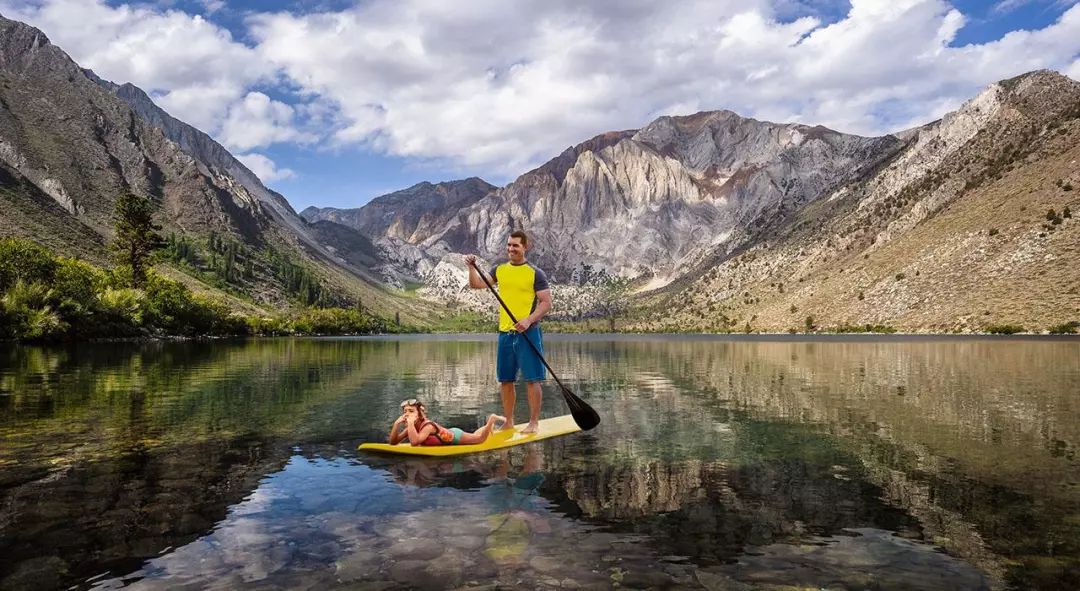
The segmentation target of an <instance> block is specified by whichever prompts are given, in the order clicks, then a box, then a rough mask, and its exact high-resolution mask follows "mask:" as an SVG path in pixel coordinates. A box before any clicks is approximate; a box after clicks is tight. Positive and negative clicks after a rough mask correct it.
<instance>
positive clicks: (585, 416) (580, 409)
mask: <svg viewBox="0 0 1080 591" xmlns="http://www.w3.org/2000/svg"><path fill="white" fill-rule="evenodd" d="M472 266H473V268H474V269H476V272H477V273H478V274H479V275H480V278H481V279H483V280H484V285H487V288H488V290H489V291H491V295H493V296H495V299H497V300H499V303H500V304H502V307H503V310H506V315H507V316H509V317H510V321H511V322H513V323H514V324H517V318H514V313H513V312H511V311H510V308H509V307H507V305H506V302H504V301H503V299H502V298H501V297H500V296H499V292H497V291H495V287H494V286H492V285H491V282H490V281H488V279H487V276H486V275H484V272H483V271H481V270H480V267H477V266H476V261H473V262H472ZM521 336H522V337H523V338H524V339H525V342H526V343H529V346H530V347H532V350H533V353H536V356H537V357H539V358H540V362H541V363H543V364H544V367H546V368H547V370H548V372H550V373H551V377H553V378H555V382H556V383H557V384H559V390H560V391H561V392H562V395H563V398H565V399H566V406H568V407H570V415H571V416H573V417H574V422H575V423H577V425H578V427H581V428H582V429H583V430H585V431H588V430H589V429H592V428H593V427H595V426H597V425H599V424H600V415H598V414H596V411H595V410H594V409H593V407H591V406H589V405H588V404H586V403H585V401H584V400H582V399H580V398H578V397H577V395H576V394H574V393H573V392H571V391H570V388H567V387H566V386H565V385H564V384H563V383H562V380H560V379H559V376H557V375H555V372H554V371H553V370H552V369H551V366H550V365H548V362H547V359H544V356H543V355H542V354H541V353H540V349H537V348H536V345H534V344H533V342H532V341H530V340H529V337H527V336H525V333H521Z"/></svg>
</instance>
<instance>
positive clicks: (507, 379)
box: [465, 230, 551, 433]
mask: <svg viewBox="0 0 1080 591" xmlns="http://www.w3.org/2000/svg"><path fill="white" fill-rule="evenodd" d="M528 250H529V237H528V236H526V235H525V232H523V231H521V230H516V231H514V232H511V233H510V236H509V237H508V238H507V239H506V255H507V258H508V259H509V260H508V261H507V262H505V263H502V264H499V265H495V266H494V267H492V268H491V271H489V272H488V275H490V277H491V282H492V283H494V284H496V285H498V287H499V295H500V296H501V297H502V299H503V301H504V302H506V305H507V307H509V308H510V311H511V312H513V314H514V318H517V319H518V321H517V324H515V323H514V322H513V320H511V319H510V316H509V315H508V314H507V313H506V310H503V309H502V307H501V306H500V308H499V350H498V359H497V363H496V370H495V373H496V376H497V378H498V380H499V388H500V393H501V394H502V404H503V415H505V416H506V418H507V421H506V423H505V425H504V426H503V429H512V428H513V427H514V402H515V401H516V398H517V395H516V393H515V392H514V383H515V382H516V381H517V379H518V375H519V374H520V375H521V378H522V379H524V380H525V391H526V394H527V396H528V399H529V425H528V426H527V427H525V428H524V429H522V431H521V432H522V433H536V431H537V429H538V428H539V421H540V401H541V397H542V396H543V394H542V392H541V390H540V382H542V381H544V379H545V378H546V377H547V374H546V372H545V370H544V364H543V362H542V361H541V360H540V356H539V355H537V353H538V352H539V353H540V354H541V355H542V354H543V352H544V344H543V341H542V338H543V335H541V333H540V319H541V318H543V317H544V315H545V314H547V313H548V310H550V309H551V289H550V287H549V286H548V280H547V275H545V274H544V272H543V271H541V270H540V269H539V268H538V267H536V266H535V265H533V264H532V263H529V262H528V261H526V260H525V253H526V251H528ZM475 263H476V255H471V254H470V255H465V266H466V267H468V269H469V287H471V288H473V289H483V288H485V287H487V284H485V283H484V279H483V278H482V277H480V274H479V273H478V272H477V269H476V265H475ZM523 339H529V340H530V341H531V342H532V344H533V345H535V347H536V350H535V351H534V350H533V347H530V346H529V343H526V342H525V341H524V340H523Z"/></svg>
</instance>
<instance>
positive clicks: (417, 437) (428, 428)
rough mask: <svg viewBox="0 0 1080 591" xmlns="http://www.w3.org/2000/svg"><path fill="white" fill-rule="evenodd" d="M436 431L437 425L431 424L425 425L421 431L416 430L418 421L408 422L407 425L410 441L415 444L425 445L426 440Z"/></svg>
mask: <svg viewBox="0 0 1080 591" xmlns="http://www.w3.org/2000/svg"><path fill="white" fill-rule="evenodd" d="M434 432H435V427H434V426H432V425H430V424H427V425H424V428H423V429H420V430H419V431H417V430H416V423H408V424H407V426H406V427H405V433H406V434H407V435H408V436H409V443H411V444H413V445H423V443H424V440H425V439H427V438H428V436H429V435H431V434H432V433H434Z"/></svg>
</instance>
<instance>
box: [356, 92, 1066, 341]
mask: <svg viewBox="0 0 1080 591" xmlns="http://www.w3.org/2000/svg"><path fill="white" fill-rule="evenodd" d="M1078 115H1080V84H1078V83H1077V82H1076V81H1074V80H1071V79H1069V78H1067V77H1065V76H1062V75H1061V74H1058V73H1055V72H1050V71H1037V72H1032V73H1029V74H1026V75H1023V76H1019V77H1017V78H1013V79H1010V80H1005V81H1002V82H999V83H996V84H992V85H990V86H989V87H988V88H987V89H986V90H985V91H984V92H982V93H980V94H979V95H978V96H977V97H975V98H973V99H972V100H970V101H968V102H967V103H965V104H964V105H963V106H962V107H961V108H959V109H958V110H957V111H955V112H952V113H949V114H948V115H946V116H945V117H943V118H942V119H941V120H938V121H934V122H931V123H928V124H926V125H923V126H920V127H916V128H914V129H909V130H906V131H904V132H898V133H896V134H893V135H886V136H882V137H876V138H867V137H859V136H853V135H848V134H843V133H839V132H836V131H832V130H829V129H827V128H824V127H821V126H808V125H800V124H777V123H769V122H763V121H757V120H754V119H748V118H744V117H741V116H739V115H737V114H735V113H732V112H730V111H712V112H703V113H697V114H695V115H690V116H685V117H661V118H659V119H657V120H655V121H653V122H651V123H650V124H648V125H646V126H645V127H643V128H642V129H639V130H628V131H619V132H610V133H605V134H601V135H599V136H596V137H594V138H592V139H590V140H588V141H586V142H583V143H581V144H578V145H576V146H573V147H571V148H568V149H567V150H565V151H564V152H563V153H561V154H559V155H558V156H556V157H555V158H553V159H552V160H550V161H549V162H547V163H545V164H544V165H542V166H540V167H539V168H537V169H535V170H532V171H530V172H527V173H525V174H523V175H522V176H521V177H519V178H518V179H516V180H515V181H514V182H512V183H510V184H509V185H507V186H506V187H503V188H500V189H496V190H493V191H490V192H488V193H487V194H486V195H484V196H482V197H480V198H479V199H477V200H476V201H475V202H473V203H471V204H470V203H468V201H466V200H463V201H462V202H460V203H455V204H451V203H446V204H440V203H434V202H431V203H429V206H428V207H425V208H424V215H425V216H427V217H426V219H429V220H435V221H437V222H441V221H442V220H447V221H446V223H445V224H444V225H442V226H441V227H440V226H439V224H438V223H426V224H412V223H410V224H405V223H401V222H398V221H397V220H398V217H397V216H413V217H414V218H415V215H416V214H413V213H406V211H407V208H408V207H410V205H409V203H410V202H409V201H408V200H405V199H400V200H398V201H395V202H393V204H392V206H391V205H378V206H376V205H375V204H374V203H373V204H371V205H368V206H365V207H362V208H360V209H358V210H351V211H350V213H349V216H350V219H352V220H367V221H366V222H364V223H356V225H355V226H354V227H357V228H360V229H361V230H360V231H361V232H363V233H365V234H367V235H368V236H369V237H370V238H371V239H372V240H373V241H375V242H376V243H380V241H382V242H383V243H385V242H386V241H387V240H388V239H389V238H391V237H392V239H393V240H394V241H396V243H397V245H398V246H397V251H398V252H399V253H402V254H400V256H398V257H397V258H396V259H392V263H393V265H395V266H397V267H398V268H405V269H407V270H409V271H410V272H412V273H414V274H415V275H416V276H418V277H419V278H421V279H422V280H423V281H424V283H425V284H426V285H427V288H426V289H425V290H421V292H422V293H424V294H426V295H428V296H429V297H431V298H433V299H438V300H457V301H459V302H461V303H463V304H464V305H466V306H468V307H474V308H476V309H484V308H486V307H488V304H489V303H488V302H485V301H483V300H482V299H478V298H475V297H472V295H471V294H470V293H469V291H468V290H467V289H464V288H462V287H461V286H462V285H463V283H464V276H465V271H464V269H463V268H462V267H461V264H460V259H459V258H458V253H464V252H476V253H479V254H481V255H482V256H484V257H487V258H488V259H499V258H501V257H502V256H504V255H503V240H504V239H505V236H506V233H507V232H508V231H509V230H511V229H512V228H524V229H526V230H528V231H529V232H530V235H531V236H533V238H534V242H535V247H534V250H533V252H532V254H531V255H530V259H531V260H533V261H534V262H537V263H538V264H540V265H541V266H542V267H544V268H545V269H546V270H548V272H549V275H551V276H552V277H553V278H554V279H555V280H556V282H557V284H558V287H557V291H558V290H560V289H561V293H562V298H561V301H560V302H559V303H558V305H556V308H555V310H556V314H560V313H561V314H563V317H564V318H569V317H578V316H581V315H584V316H586V317H587V316H589V315H590V314H592V315H596V314H600V313H602V312H601V310H602V309H603V308H605V307H606V308H608V309H611V306H599V307H596V306H595V304H596V302H597V299H596V298H597V297H602V296H598V295H597V294H595V293H592V294H587V293H583V292H580V291H575V289H577V288H575V287H573V286H574V285H576V284H579V283H581V282H582V281H583V280H584V279H585V278H586V277H587V276H592V277H596V271H598V270H602V271H606V272H608V273H611V274H616V275H622V276H624V277H629V278H635V279H636V280H635V283H634V285H635V289H636V292H637V293H636V295H635V297H634V299H635V302H636V304H635V306H634V307H636V309H637V314H636V315H634V314H631V315H630V317H628V318H626V319H624V320H622V321H621V322H624V324H625V326H626V327H628V328H631V329H637V330H646V331H650V330H679V331H684V330H690V331H696V330H752V331H753V330H763V331H790V330H799V331H802V330H806V329H807V327H810V329H811V330H816V329H818V328H832V329H850V328H851V327H852V326H853V325H856V324H858V325H860V326H862V325H865V324H868V323H869V324H874V325H879V328H890V329H898V330H906V331H938V332H940V331H960V332H970V331H981V330H988V329H995V327H997V329H999V330H1011V329H1012V328H1011V327H1015V326H1020V327H1023V328H1026V329H1028V330H1046V329H1048V328H1049V327H1051V326H1053V325H1055V324H1058V323H1065V322H1069V321H1075V320H1077V319H1080V294H1078V290H1080V288H1078V287H1077V286H1078V285H1080V265H1077V264H1076V261H1077V259H1078V257H1077V253H1078V252H1080V241H1078V237H1077V229H1076V222H1075V218H1074V217H1072V216H1071V215H1070V214H1071V213H1072V212H1076V211H1077V210H1080V201H1078V200H1077V199H1076V195H1077V194H1080V193H1078V192H1077V189H1080V172H1078V169H1077V167H1076V165H1075V163H1076V162H1077V161H1078V159H1080V151H1078V150H1080V148H1077V146H1080V131H1078V121H1077V117H1078ZM430 207H443V208H445V209H441V210H436V211H432V210H431V209H430ZM402 219H403V218H402ZM378 220H382V223H378ZM557 299H559V296H558V294H557ZM589 302H591V303H589Z"/></svg>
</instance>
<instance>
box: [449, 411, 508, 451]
mask: <svg viewBox="0 0 1080 591" xmlns="http://www.w3.org/2000/svg"><path fill="white" fill-rule="evenodd" d="M499 422H502V423H505V422H506V417H504V416H502V415H491V416H489V417H488V420H487V423H485V424H484V426H483V427H480V428H479V429H477V430H476V431H473V432H472V433H465V434H463V435H462V436H461V440H460V441H459V442H458V443H460V444H462V445H474V444H477V443H483V442H485V441H487V438H488V435H491V430H492V429H494V428H495V423H499Z"/></svg>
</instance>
